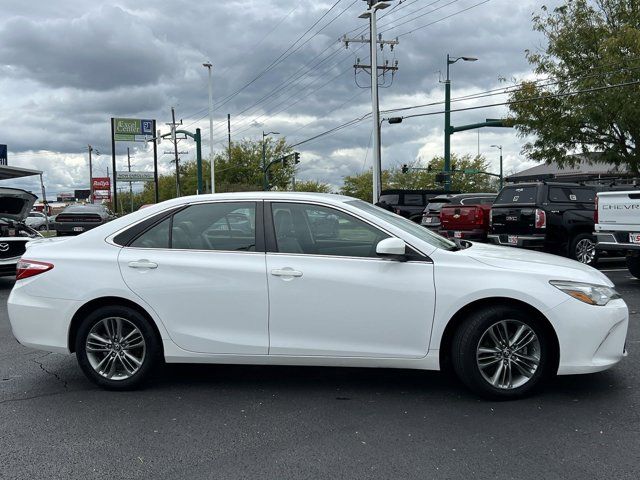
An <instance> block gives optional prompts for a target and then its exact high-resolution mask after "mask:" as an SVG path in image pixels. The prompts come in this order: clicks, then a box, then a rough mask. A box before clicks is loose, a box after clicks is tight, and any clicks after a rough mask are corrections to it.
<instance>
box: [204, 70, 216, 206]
mask: <svg viewBox="0 0 640 480" xmlns="http://www.w3.org/2000/svg"><path fill="white" fill-rule="evenodd" d="M202 66H203V67H206V68H207V70H209V162H211V193H216V182H215V180H216V174H215V168H214V165H213V83H212V82H213V80H212V78H211V68H212V67H213V65H212V64H211V63H210V62H208V63H203V64H202Z"/></svg>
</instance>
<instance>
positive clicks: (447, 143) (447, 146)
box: [444, 54, 478, 191]
mask: <svg viewBox="0 0 640 480" xmlns="http://www.w3.org/2000/svg"><path fill="white" fill-rule="evenodd" d="M458 60H462V61H464V62H475V61H477V60H478V59H477V58H476V57H457V58H451V56H450V55H449V54H447V79H446V80H445V82H444V175H445V177H444V178H445V180H444V189H445V190H446V191H449V190H451V134H452V133H453V132H452V131H451V78H450V77H449V66H450V65H453V64H454V63H456V62H457V61H458Z"/></svg>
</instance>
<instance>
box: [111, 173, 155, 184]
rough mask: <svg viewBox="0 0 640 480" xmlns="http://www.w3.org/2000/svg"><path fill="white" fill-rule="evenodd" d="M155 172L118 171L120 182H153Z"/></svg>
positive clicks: (117, 175) (117, 176)
mask: <svg viewBox="0 0 640 480" xmlns="http://www.w3.org/2000/svg"><path fill="white" fill-rule="evenodd" d="M153 180H154V177H153V172H116V181H118V182H153Z"/></svg>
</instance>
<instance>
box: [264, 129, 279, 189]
mask: <svg viewBox="0 0 640 480" xmlns="http://www.w3.org/2000/svg"><path fill="white" fill-rule="evenodd" d="M269 135H280V132H268V133H264V131H263V132H262V190H264V191H267V190H268V189H269V180H268V179H267V144H266V140H265V139H266V138H267V137H268V136H269Z"/></svg>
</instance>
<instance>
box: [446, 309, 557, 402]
mask: <svg viewBox="0 0 640 480" xmlns="http://www.w3.org/2000/svg"><path fill="white" fill-rule="evenodd" d="M504 327H506V331H505V330H504ZM518 332H520V333H518ZM505 339H507V341H504V342H503V344H502V345H500V344H499V343H498V342H497V341H498V340H500V341H503V340H505ZM552 359H553V352H552V344H551V342H550V339H549V338H548V334H547V330H546V329H545V328H544V327H543V325H542V322H541V321H540V320H539V319H537V318H536V317H534V316H532V315H531V314H530V313H529V312H524V311H522V310H520V309H516V308H513V307H506V306H496V307H489V308H485V309H482V310H479V311H476V312H474V313H472V314H471V315H470V316H469V317H468V318H467V319H466V321H464V322H463V323H462V324H461V325H460V327H459V328H458V330H457V331H456V332H455V335H454V337H453V342H452V350H451V363H452V366H453V370H454V372H455V373H456V375H457V376H458V378H459V379H460V380H461V381H462V382H463V383H464V384H465V385H466V386H467V387H468V388H470V389H471V390H472V391H474V392H475V393H477V394H478V395H480V396H482V397H484V398H487V399H492V400H513V399H517V398H522V397H524V396H526V395H529V394H530V393H532V392H533V391H535V389H536V388H538V387H539V386H540V384H541V383H542V382H543V381H544V380H545V379H546V378H548V376H549V375H550V374H551V373H552V368H553V360H552Z"/></svg>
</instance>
